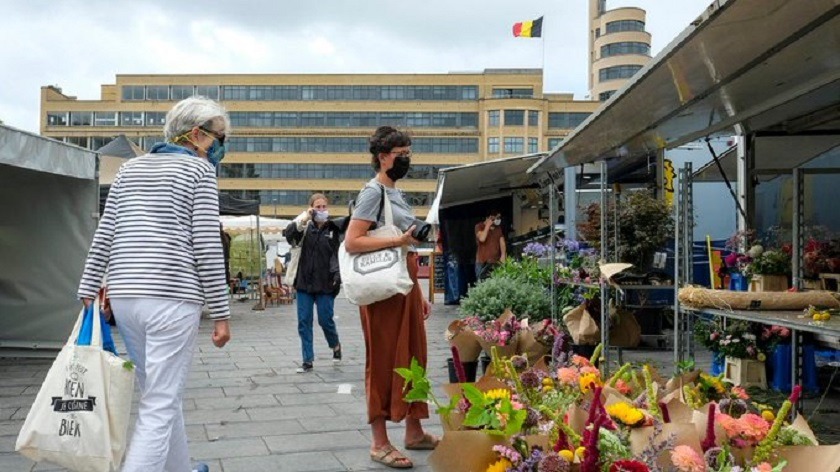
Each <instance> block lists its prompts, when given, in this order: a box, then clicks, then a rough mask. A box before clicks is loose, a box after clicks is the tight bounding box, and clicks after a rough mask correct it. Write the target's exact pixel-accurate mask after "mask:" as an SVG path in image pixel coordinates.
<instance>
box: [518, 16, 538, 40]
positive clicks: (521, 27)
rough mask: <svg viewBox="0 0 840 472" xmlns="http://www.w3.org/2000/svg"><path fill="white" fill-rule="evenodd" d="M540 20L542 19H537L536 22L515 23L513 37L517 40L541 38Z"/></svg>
mask: <svg viewBox="0 0 840 472" xmlns="http://www.w3.org/2000/svg"><path fill="white" fill-rule="evenodd" d="M542 20H543V17H539V18H537V19H536V20H531V21H523V22H520V23H515V24H514V25H513V35H514V36H515V37H517V38H541V37H542Z"/></svg>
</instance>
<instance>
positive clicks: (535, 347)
mask: <svg viewBox="0 0 840 472" xmlns="http://www.w3.org/2000/svg"><path fill="white" fill-rule="evenodd" d="M525 323H526V322H525V321H523V324H525ZM561 333H562V334H565V333H563V332H562V330H561V329H560V328H558V327H557V326H556V325H555V324H554V323H552V321H551V320H542V321H540V322H537V323H536V324H528V325H527V326H525V327H524V328H522V330H521V331H520V332H519V351H520V352H521V353H522V354H523V355H524V356H525V357H527V358H528V362H529V363H530V364H535V363H536V362H537V361H539V360H540V359H542V358H543V357H544V356H546V355H548V354H549V353H550V352H551V347H552V346H553V345H554V339H555V338H556V337H557V336H560V335H562V334H561Z"/></svg>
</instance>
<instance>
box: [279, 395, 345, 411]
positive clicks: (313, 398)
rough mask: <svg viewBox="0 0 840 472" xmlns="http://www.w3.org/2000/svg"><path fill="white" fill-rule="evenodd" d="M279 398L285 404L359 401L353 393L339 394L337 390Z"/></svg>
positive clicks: (324, 403) (323, 403)
mask: <svg viewBox="0 0 840 472" xmlns="http://www.w3.org/2000/svg"><path fill="white" fill-rule="evenodd" d="M279 398H280V403H281V404H283V405H326V404H334V403H340V404H344V403H355V402H357V401H358V399H357V398H355V397H354V396H353V395H345V394H339V393H337V392H333V393H306V394H301V395H282V396H279ZM339 408H341V407H339Z"/></svg>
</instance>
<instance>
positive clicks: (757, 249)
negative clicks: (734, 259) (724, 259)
mask: <svg viewBox="0 0 840 472" xmlns="http://www.w3.org/2000/svg"><path fill="white" fill-rule="evenodd" d="M763 253H764V248H763V247H762V246H761V244H756V245H755V246H753V247H751V248H750V250H749V251H747V255H748V256H750V257H752V258H753V259H755V258H756V257H758V256H760V255H762V254H763Z"/></svg>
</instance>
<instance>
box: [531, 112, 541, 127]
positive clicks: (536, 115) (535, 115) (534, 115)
mask: <svg viewBox="0 0 840 472" xmlns="http://www.w3.org/2000/svg"><path fill="white" fill-rule="evenodd" d="M539 125H540V112H538V111H537V110H528V126H539Z"/></svg>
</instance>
